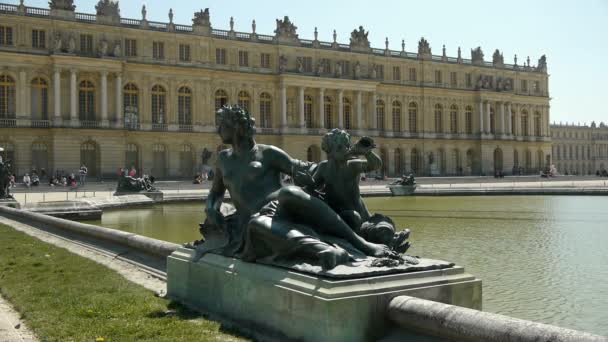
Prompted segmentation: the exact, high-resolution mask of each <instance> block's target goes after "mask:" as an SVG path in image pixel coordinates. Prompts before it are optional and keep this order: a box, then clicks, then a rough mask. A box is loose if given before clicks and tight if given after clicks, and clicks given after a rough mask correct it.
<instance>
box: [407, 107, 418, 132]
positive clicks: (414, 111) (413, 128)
mask: <svg viewBox="0 0 608 342" xmlns="http://www.w3.org/2000/svg"><path fill="white" fill-rule="evenodd" d="M408 116H409V118H408V120H409V124H410V132H411V133H417V132H418V105H417V104H416V102H410V104H409V105H408Z"/></svg>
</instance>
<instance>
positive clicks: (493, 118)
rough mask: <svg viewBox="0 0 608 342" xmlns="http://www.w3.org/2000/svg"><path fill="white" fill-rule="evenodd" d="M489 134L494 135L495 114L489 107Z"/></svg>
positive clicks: (492, 108)
mask: <svg viewBox="0 0 608 342" xmlns="http://www.w3.org/2000/svg"><path fill="white" fill-rule="evenodd" d="M490 133H492V134H496V112H494V107H490Z"/></svg>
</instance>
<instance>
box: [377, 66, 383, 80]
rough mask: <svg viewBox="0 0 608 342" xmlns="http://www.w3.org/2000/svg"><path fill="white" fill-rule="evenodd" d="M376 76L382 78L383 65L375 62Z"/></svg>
mask: <svg viewBox="0 0 608 342" xmlns="http://www.w3.org/2000/svg"><path fill="white" fill-rule="evenodd" d="M376 77H378V79H379V80H383V79H384V65H381V64H376Z"/></svg>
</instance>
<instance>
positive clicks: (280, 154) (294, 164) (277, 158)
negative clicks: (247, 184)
mask: <svg viewBox="0 0 608 342" xmlns="http://www.w3.org/2000/svg"><path fill="white" fill-rule="evenodd" d="M267 156H268V158H270V160H271V163H272V165H273V166H274V167H275V168H277V169H278V170H279V171H280V172H282V173H285V174H288V175H290V176H291V177H292V178H293V177H294V176H295V174H296V172H297V171H301V170H303V169H305V168H306V166H307V165H308V164H307V163H306V162H304V161H301V160H298V159H294V158H291V157H290V156H289V155H288V154H287V152H285V151H283V150H281V149H280V148H278V147H275V146H271V147H270V148H269V149H268V150H267Z"/></svg>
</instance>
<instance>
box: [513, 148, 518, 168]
mask: <svg viewBox="0 0 608 342" xmlns="http://www.w3.org/2000/svg"><path fill="white" fill-rule="evenodd" d="M513 168H517V169H519V152H517V150H513Z"/></svg>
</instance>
